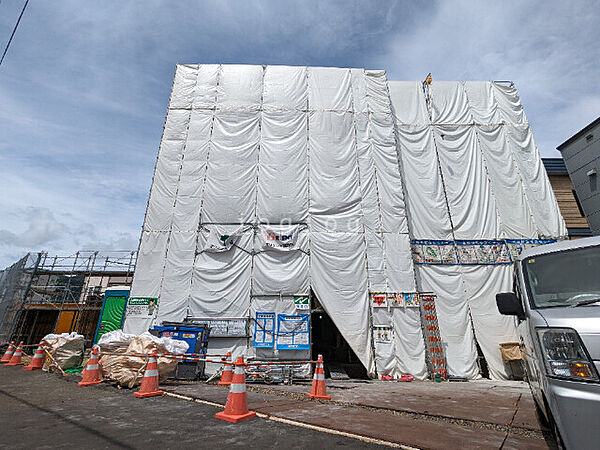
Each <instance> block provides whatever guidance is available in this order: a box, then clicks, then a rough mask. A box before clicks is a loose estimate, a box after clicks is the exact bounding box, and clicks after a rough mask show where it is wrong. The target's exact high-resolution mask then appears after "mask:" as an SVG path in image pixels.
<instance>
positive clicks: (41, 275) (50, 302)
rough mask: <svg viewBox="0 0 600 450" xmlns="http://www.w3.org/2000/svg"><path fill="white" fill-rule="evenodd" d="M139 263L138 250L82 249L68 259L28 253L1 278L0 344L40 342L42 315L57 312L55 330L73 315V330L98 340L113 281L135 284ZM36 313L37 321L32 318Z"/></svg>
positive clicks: (71, 327)
mask: <svg viewBox="0 0 600 450" xmlns="http://www.w3.org/2000/svg"><path fill="white" fill-rule="evenodd" d="M136 260H137V252H135V251H131V250H113V251H109V252H102V251H93V250H81V251H78V252H75V253H73V254H71V255H69V256H58V255H53V256H51V255H49V254H48V252H44V251H42V252H39V253H33V254H27V255H26V256H25V257H24V258H22V259H21V260H19V261H18V262H17V263H15V264H13V265H12V266H11V267H10V268H8V269H6V270H5V271H3V272H2V275H3V276H2V278H0V341H9V340H15V341H17V340H18V341H21V340H22V341H24V342H26V343H28V344H31V343H35V342H32V341H34V340H39V339H41V337H40V336H39V334H40V333H41V330H38V331H37V332H36V325H38V324H37V321H38V317H39V316H40V311H57V312H58V314H56V319H55V320H54V326H53V327H51V328H52V332H53V331H54V330H56V328H57V326H58V325H59V320H60V319H61V317H62V313H63V312H64V311H70V312H73V314H72V318H71V323H70V324H69V326H68V328H69V329H70V330H73V331H77V332H79V333H80V334H83V335H84V336H85V337H86V339H90V340H91V339H93V337H94V336H93V334H94V333H95V330H96V322H97V320H98V316H99V314H100V311H101V309H102V303H103V300H104V292H105V291H106V289H107V288H109V287H111V284H115V282H114V280H118V281H117V283H116V284H118V285H130V284H131V282H132V279H133V274H134V270H135V263H136ZM9 275H10V276H9ZM111 280H112V281H113V282H112V283H111ZM2 311H3V312H4V314H1V313H2ZM32 311H35V313H33V314H34V317H33V319H32V318H31V317H29V316H30V312H32ZM92 322H93V323H92ZM45 328H46V329H47V328H48V324H45ZM42 337H43V336H42Z"/></svg>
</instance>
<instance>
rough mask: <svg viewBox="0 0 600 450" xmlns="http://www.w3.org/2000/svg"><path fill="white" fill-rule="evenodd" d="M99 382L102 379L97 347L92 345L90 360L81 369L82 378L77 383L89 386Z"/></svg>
mask: <svg viewBox="0 0 600 450" xmlns="http://www.w3.org/2000/svg"><path fill="white" fill-rule="evenodd" d="M100 383H102V380H101V379H100V367H99V366H98V347H93V348H92V354H91V355H90V360H89V361H88V363H87V364H86V365H85V369H84V370H83V378H82V380H81V381H80V382H79V383H77V384H78V385H79V386H91V385H93V384H100Z"/></svg>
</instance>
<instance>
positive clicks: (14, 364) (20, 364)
mask: <svg viewBox="0 0 600 450" xmlns="http://www.w3.org/2000/svg"><path fill="white" fill-rule="evenodd" d="M6 365H7V366H22V365H23V363H22V362H20V363H12V364H11V363H8V364H6Z"/></svg>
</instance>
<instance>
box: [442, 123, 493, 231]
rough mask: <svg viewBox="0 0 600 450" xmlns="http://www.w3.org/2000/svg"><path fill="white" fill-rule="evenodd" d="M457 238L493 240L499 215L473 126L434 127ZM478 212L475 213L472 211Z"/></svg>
mask: <svg viewBox="0 0 600 450" xmlns="http://www.w3.org/2000/svg"><path fill="white" fill-rule="evenodd" d="M434 136H435V143H436V146H437V149H438V154H439V160H440V163H441V167H442V174H443V179H444V185H445V187H446V198H447V201H448V206H449V208H450V215H451V217H452V224H453V226H454V236H455V238H456V239H494V238H496V237H497V236H498V214H497V210H496V203H495V199H494V197H493V196H492V192H491V189H490V183H489V179H488V177H487V171H486V169H485V166H484V161H483V158H482V155H481V152H480V151H479V148H478V145H477V136H476V134H475V129H474V128H473V127H459V126H455V125H446V126H444V125H440V126H436V127H435V128H434ZM473 211H477V214H473Z"/></svg>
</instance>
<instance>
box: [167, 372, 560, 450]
mask: <svg viewBox="0 0 600 450" xmlns="http://www.w3.org/2000/svg"><path fill="white" fill-rule="evenodd" d="M327 386H328V387H327V393H328V394H329V395H330V396H331V397H332V399H331V401H314V400H310V399H308V398H306V396H305V395H304V393H305V392H308V391H310V385H309V384H305V385H300V384H295V385H293V386H284V385H271V386H266V385H248V390H249V392H248V402H249V407H250V409H253V410H255V411H257V412H260V413H263V414H265V415H267V416H269V417H272V418H278V419H289V420H294V421H298V422H302V423H305V424H309V425H315V426H321V427H327V428H331V429H335V430H338V431H342V432H350V433H354V434H357V435H361V436H365V437H371V438H376V439H381V440H384V441H386V442H388V443H389V444H400V445H406V446H411V447H417V448H431V449H470V448H485V449H488V448H489V449H500V448H502V449H523V448H528V449H547V448H553V447H554V442H553V440H552V438H551V436H550V433H549V432H548V430H547V429H545V428H544V427H542V426H541V425H540V423H539V422H538V419H537V414H536V411H535V406H534V403H533V400H532V398H531V394H530V392H529V388H528V387H527V384H525V383H518V382H493V381H489V380H482V381H474V382H468V383H449V382H445V383H433V382H412V383H399V382H368V383H366V382H365V383H361V382H339V381H337V382H336V381H330V380H327ZM165 389H166V390H167V391H169V392H172V393H175V394H177V395H182V396H184V397H187V398H191V399H197V400H200V401H209V402H212V403H216V404H224V403H225V400H226V397H227V391H226V390H225V389H223V388H219V387H218V386H214V385H206V384H190V385H187V386H185V385H179V386H176V385H174V386H166V387H165Z"/></svg>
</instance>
